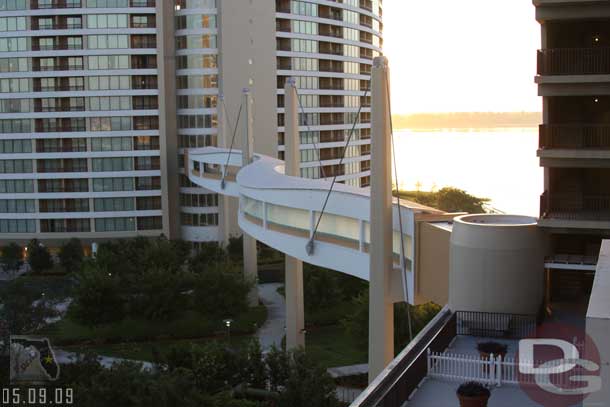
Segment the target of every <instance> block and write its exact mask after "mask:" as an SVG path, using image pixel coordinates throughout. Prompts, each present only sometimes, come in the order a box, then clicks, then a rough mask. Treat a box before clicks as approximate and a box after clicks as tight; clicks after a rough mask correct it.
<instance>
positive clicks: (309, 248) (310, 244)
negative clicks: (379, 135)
mask: <svg viewBox="0 0 610 407" xmlns="http://www.w3.org/2000/svg"><path fill="white" fill-rule="evenodd" d="M371 81H372V76H371V79H370V80H369V87H368V88H367V89H366V90H365V91H364V95H363V96H364V98H365V99H366V97H367V96H368V94H369V92H370V90H371ZM362 108H363V106H362V103H361V104H360V107H358V112H357V113H356V117H355V118H354V122H353V124H352V129H351V130H350V133H349V136H348V138H347V142H346V143H345V147H344V148H343V154H341V159H340V160H339V164H338V165H342V164H343V160H344V159H345V154H346V153H347V149H348V147H349V143H350V141H351V140H352V136H353V135H354V132H355V131H356V125H357V124H358V122H359V121H360V113H362ZM337 177H338V175H335V176H334V177H333V180H332V182H331V184H330V188H329V189H328V193H327V194H326V198H325V199H324V204H323V205H322V210H321V211H320V216H319V217H318V220H317V222H316V226H315V227H314V229H313V233H312V234H311V238H310V239H309V242H307V246H305V250H306V252H307V254H308V255H310V256H311V255H312V254H313V253H314V245H315V240H316V234H317V233H318V228H319V227H320V222H321V221H322V216H324V212H325V211H326V206H327V205H328V200H329V199H330V195H331V194H332V192H333V188H334V187H335V184H336V183H337Z"/></svg>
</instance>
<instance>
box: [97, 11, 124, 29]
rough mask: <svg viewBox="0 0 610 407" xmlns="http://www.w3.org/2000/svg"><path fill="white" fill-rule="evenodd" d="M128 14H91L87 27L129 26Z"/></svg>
mask: <svg viewBox="0 0 610 407" xmlns="http://www.w3.org/2000/svg"><path fill="white" fill-rule="evenodd" d="M127 27H129V24H128V23H127V14H90V15H88V16H87V28H127Z"/></svg>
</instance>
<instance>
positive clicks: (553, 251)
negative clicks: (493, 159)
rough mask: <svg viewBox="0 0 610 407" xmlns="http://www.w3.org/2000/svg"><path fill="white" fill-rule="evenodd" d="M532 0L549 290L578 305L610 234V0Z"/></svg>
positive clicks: (556, 300) (560, 300)
mask: <svg viewBox="0 0 610 407" xmlns="http://www.w3.org/2000/svg"><path fill="white" fill-rule="evenodd" d="M534 5H535V6H536V18H537V20H538V21H539V22H540V25H541V34H542V35H541V39H542V41H541V42H542V49H541V50H539V51H538V75H537V77H536V82H537V84H538V90H539V94H540V96H542V97H543V120H544V123H543V124H542V125H541V126H540V143H539V144H540V147H539V150H538V156H539V157H540V163H541V166H543V167H544V189H545V190H544V193H543V194H542V196H541V203H540V223H539V224H540V226H541V227H542V228H544V229H545V230H546V231H547V233H548V235H549V244H550V247H549V248H548V254H549V256H548V257H547V260H546V266H547V286H548V292H547V297H549V298H550V301H551V302H554V303H566V302H568V303H571V304H576V303H580V302H581V300H584V299H586V298H588V292H590V289H591V284H592V281H593V276H594V270H595V265H596V263H597V257H598V253H599V251H600V245H601V241H602V239H607V238H609V237H610V2H609V1H577V0H573V1H559V0H535V1H534ZM582 305H584V304H582Z"/></svg>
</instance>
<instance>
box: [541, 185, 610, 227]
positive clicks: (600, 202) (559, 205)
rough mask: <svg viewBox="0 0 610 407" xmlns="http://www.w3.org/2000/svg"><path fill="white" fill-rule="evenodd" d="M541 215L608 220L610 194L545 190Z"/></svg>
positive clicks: (553, 217)
mask: <svg viewBox="0 0 610 407" xmlns="http://www.w3.org/2000/svg"><path fill="white" fill-rule="evenodd" d="M540 216H541V217H542V218H550V219H566V220H579V219H582V220H608V219H610V195H608V194H582V195H578V194H565V193H549V192H548V191H545V192H544V193H543V194H542V196H541V197H540Z"/></svg>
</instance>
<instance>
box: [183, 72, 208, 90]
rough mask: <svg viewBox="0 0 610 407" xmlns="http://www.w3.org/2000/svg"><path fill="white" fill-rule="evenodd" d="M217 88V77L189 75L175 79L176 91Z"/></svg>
mask: <svg viewBox="0 0 610 407" xmlns="http://www.w3.org/2000/svg"><path fill="white" fill-rule="evenodd" d="M217 87H218V75H190V76H177V77H176V88H178V89H194V88H200V89H201V88H203V89H206V88H217Z"/></svg>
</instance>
